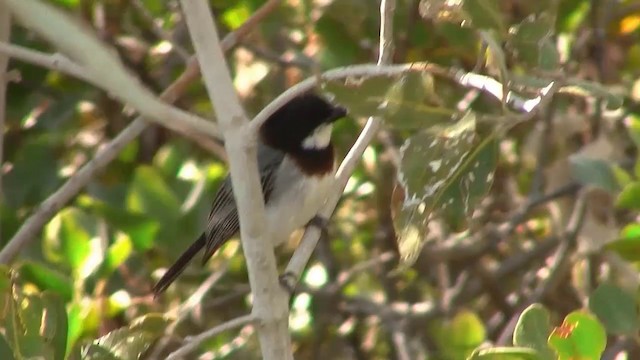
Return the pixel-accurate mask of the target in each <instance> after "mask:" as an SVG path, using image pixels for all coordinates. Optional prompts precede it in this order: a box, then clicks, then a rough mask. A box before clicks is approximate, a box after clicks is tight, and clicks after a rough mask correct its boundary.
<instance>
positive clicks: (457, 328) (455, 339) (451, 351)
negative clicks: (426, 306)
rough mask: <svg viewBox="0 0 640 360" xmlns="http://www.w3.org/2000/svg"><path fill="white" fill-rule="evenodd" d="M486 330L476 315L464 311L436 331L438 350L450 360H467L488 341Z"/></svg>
mask: <svg viewBox="0 0 640 360" xmlns="http://www.w3.org/2000/svg"><path fill="white" fill-rule="evenodd" d="M486 335H487V334H486V329H485V327H484V325H483V323H482V320H481V319H480V318H479V317H478V315H476V313H474V312H471V311H467V310H463V311H460V312H459V313H458V314H456V315H455V316H454V317H453V319H451V320H450V321H446V322H444V323H443V324H441V326H440V327H439V329H437V330H436V341H437V344H438V348H439V349H440V351H441V352H442V353H443V354H444V357H445V358H448V359H465V358H467V357H468V356H470V355H471V353H472V352H473V350H474V349H475V348H477V347H478V346H480V344H482V342H483V341H485V339H486Z"/></svg>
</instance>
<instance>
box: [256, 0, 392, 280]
mask: <svg viewBox="0 0 640 360" xmlns="http://www.w3.org/2000/svg"><path fill="white" fill-rule="evenodd" d="M394 10H395V1H392V0H388V1H385V0H383V1H382V2H381V3H380V51H379V54H378V63H377V66H378V67H380V66H382V65H384V64H388V63H389V61H390V59H391V57H392V55H393V54H391V53H390V52H391V50H392V49H393V13H394ZM326 75H327V74H326V73H325V74H324V75H323V78H324V77H325V76H326ZM313 80H314V81H315V80H316V79H315V78H313ZM283 95H284V94H283ZM278 100H280V99H278ZM274 102H275V101H274ZM272 104H273V103H272ZM270 105H271V104H270ZM266 110H267V108H265V109H263V111H262V112H260V114H258V116H256V119H255V120H254V122H257V123H259V122H258V120H259V119H260V116H263V117H264V116H265V115H266V114H265V113H263V112H266V113H268V112H267V111H266ZM274 110H275V109H274ZM272 111H273V110H272ZM267 116H268V115H267ZM265 119H266V117H265ZM262 121H264V120H262ZM253 125H254V126H255V124H253ZM380 127H381V121H380V119H377V118H373V117H371V118H369V119H368V120H367V123H366V124H365V126H364V129H362V132H361V133H360V136H358V139H356V142H355V143H354V144H353V147H352V148H351V149H350V150H349V153H348V154H347V156H346V157H345V158H344V160H343V161H342V163H341V164H340V167H339V168H338V171H337V172H336V185H335V188H334V191H333V193H332V194H331V196H330V197H329V199H328V201H327V203H326V205H325V206H324V207H323V208H322V210H321V211H320V214H319V215H320V216H322V217H324V218H327V219H328V218H330V217H331V215H332V214H333V211H334V209H335V208H336V205H337V204H338V200H340V197H341V195H342V192H343V191H344V187H345V186H346V185H347V181H348V180H349V177H350V176H351V173H353V170H354V169H355V167H356V165H357V163H358V161H359V160H360V159H361V157H362V154H363V153H364V151H365V150H366V148H367V146H369V143H370V142H371V141H372V140H373V138H374V137H375V136H376V133H377V132H378V130H379V129H380ZM319 238H320V231H319V229H317V227H311V228H307V230H306V231H305V233H304V236H303V237H302V240H301V242H300V245H299V246H298V248H297V249H296V251H295V253H294V254H293V256H292V257H291V260H290V261H289V264H288V265H287V268H286V270H285V273H286V274H288V275H291V276H288V277H287V278H286V279H289V280H291V282H295V283H297V282H298V279H299V278H300V274H302V271H303V270H304V268H305V267H306V265H307V263H308V262H309V259H310V258H311V254H313V250H314V249H315V247H316V244H317V243H318V239H319ZM288 285H290V288H291V289H293V288H295V284H292V283H289V284H288Z"/></svg>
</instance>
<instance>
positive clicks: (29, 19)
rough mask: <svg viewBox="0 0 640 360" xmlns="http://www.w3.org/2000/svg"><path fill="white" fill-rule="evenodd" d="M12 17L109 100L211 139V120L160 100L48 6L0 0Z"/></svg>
mask: <svg viewBox="0 0 640 360" xmlns="http://www.w3.org/2000/svg"><path fill="white" fill-rule="evenodd" d="M3 1H4V2H5V3H6V4H7V5H8V6H9V7H10V8H11V10H12V12H13V13H14V15H16V18H17V19H18V20H19V21H20V22H21V23H23V24H24V25H26V26H29V27H30V28H32V29H33V30H34V31H36V32H37V33H38V34H39V35H40V36H42V37H43V38H44V39H46V40H48V41H50V42H51V43H52V44H54V45H55V46H56V47H58V48H59V49H61V50H62V51H63V52H64V53H66V54H67V55H68V56H70V57H71V58H73V59H74V60H76V61H77V62H78V63H79V64H81V66H83V67H84V68H85V69H86V71H87V72H88V73H89V77H90V78H91V79H94V82H93V84H94V85H96V86H98V87H100V88H101V89H104V90H106V91H107V92H108V93H109V94H110V95H111V96H112V97H114V98H116V99H119V100H120V101H122V102H123V103H125V104H130V105H131V106H132V107H133V108H135V109H136V110H137V111H138V112H139V113H140V114H142V115H143V116H145V117H147V118H148V119H149V120H153V121H155V122H158V123H159V124H161V125H163V126H165V127H167V128H169V129H173V130H176V131H188V130H191V129H195V130H197V131H200V132H203V133H205V134H208V135H210V136H212V137H215V136H216V135H217V134H218V129H217V127H216V126H215V124H213V123H212V122H211V121H206V120H204V119H202V118H200V117H199V116H196V115H193V114H190V113H188V112H186V111H184V110H181V109H178V108H176V107H174V106H171V105H169V104H167V103H166V102H163V101H161V100H160V99H159V98H158V97H157V96H156V95H155V94H153V93H152V92H151V91H150V90H149V89H147V88H146V87H145V86H144V85H143V84H142V83H141V82H140V80H139V79H138V78H137V77H136V76H134V75H133V74H132V73H131V72H130V71H128V70H127V69H126V68H125V67H124V65H123V64H122V62H121V61H120V59H119V57H118V55H117V54H116V53H115V51H113V49H111V48H108V47H107V46H105V45H104V43H103V42H101V41H100V40H98V38H97V36H96V35H95V32H94V31H93V30H92V29H89V28H87V27H85V26H82V25H81V24H80V23H79V22H77V21H76V20H75V19H73V18H71V17H69V16H67V14H65V13H63V12H61V11H60V10H59V9H57V8H55V7H53V6H52V5H50V4H47V3H43V2H40V1H36V0H3Z"/></svg>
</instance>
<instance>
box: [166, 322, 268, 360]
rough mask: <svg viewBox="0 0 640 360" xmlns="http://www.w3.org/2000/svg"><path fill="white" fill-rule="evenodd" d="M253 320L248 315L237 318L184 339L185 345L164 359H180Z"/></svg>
mask: <svg viewBox="0 0 640 360" xmlns="http://www.w3.org/2000/svg"><path fill="white" fill-rule="evenodd" d="M255 320H256V319H255V318H254V316H253V315H251V314H248V315H244V316H241V317H239V318H235V319H233V320H231V321H227V322H225V323H223V324H220V325H218V326H216V327H213V328H211V329H209V330H207V331H205V332H203V333H201V334H198V335H196V336H190V337H188V338H186V339H185V344H184V345H183V346H182V347H180V348H179V349H178V350H176V351H174V352H172V353H171V354H169V356H167V358H166V359H167V360H177V359H181V358H182V356H186V355H188V354H189V353H191V352H192V351H194V350H195V349H197V348H198V346H200V344H202V343H203V342H205V341H207V340H209V339H211V338H212V337H214V336H216V335H218V334H220V333H221V332H224V331H227V330H231V329H234V328H237V327H240V326H243V325H246V324H249V323H253V322H255Z"/></svg>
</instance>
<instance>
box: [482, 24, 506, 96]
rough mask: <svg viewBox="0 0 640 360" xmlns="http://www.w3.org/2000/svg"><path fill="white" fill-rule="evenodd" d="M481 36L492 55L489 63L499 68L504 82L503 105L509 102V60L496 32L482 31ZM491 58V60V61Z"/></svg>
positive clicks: (501, 80)
mask: <svg viewBox="0 0 640 360" xmlns="http://www.w3.org/2000/svg"><path fill="white" fill-rule="evenodd" d="M480 36H481V37H482V40H484V42H485V43H486V44H487V49H488V51H489V53H490V54H491V56H489V57H488V61H487V62H488V63H491V64H494V66H495V67H497V68H498V72H499V74H500V83H502V94H503V96H502V99H501V101H502V105H503V106H504V105H505V104H506V102H507V94H508V93H509V86H508V84H509V73H508V72H507V61H506V59H505V55H504V50H503V49H502V45H500V44H499V43H498V41H497V36H496V34H495V32H491V31H481V32H480ZM489 60H490V61H489Z"/></svg>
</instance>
